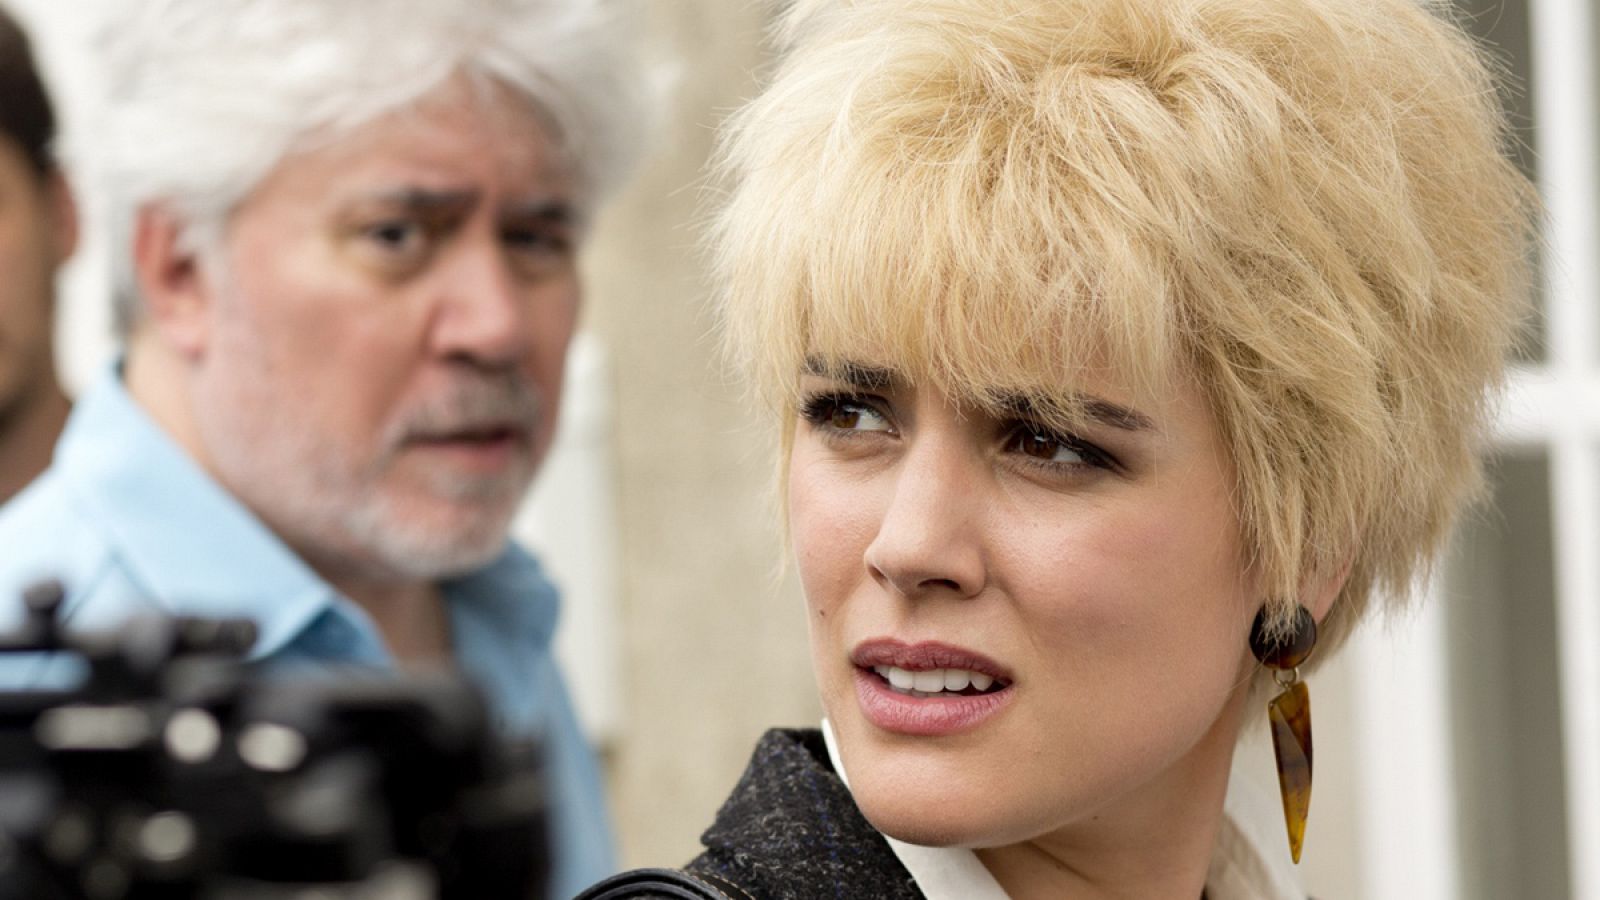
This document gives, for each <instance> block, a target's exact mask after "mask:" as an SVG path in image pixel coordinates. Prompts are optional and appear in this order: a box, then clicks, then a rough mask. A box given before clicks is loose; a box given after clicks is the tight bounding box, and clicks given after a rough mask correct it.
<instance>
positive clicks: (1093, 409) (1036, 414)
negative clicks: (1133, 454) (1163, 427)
mask: <svg viewBox="0 0 1600 900" xmlns="http://www.w3.org/2000/svg"><path fill="white" fill-rule="evenodd" d="M1074 403H1075V404H1076V405H1077V407H1078V408H1079V409H1081V410H1082V411H1083V414H1084V415H1085V416H1087V417H1088V418H1089V421H1091V422H1095V423H1097V424H1100V425H1106V426H1108V427H1111V428H1116V429H1118V430H1121V431H1154V430H1155V427H1156V423H1155V421H1154V420H1153V419H1151V418H1150V417H1149V416H1147V415H1145V414H1144V413H1142V412H1139V411H1138V410H1135V409H1130V408H1128V407H1126V406H1123V405H1121V404H1118V403H1112V402H1111V401H1110V400H1103V399H1101V398H1099V397H1089V396H1079V397H1076V398H1074ZM999 405H1000V408H1001V409H1004V410H1006V411H1007V412H1009V413H1010V414H1011V415H1013V416H1016V417H1017V418H1019V419H1038V418H1042V415H1041V413H1042V410H1040V408H1039V404H1037V403H1035V402H1034V401H1033V400H1031V399H1029V398H1027V397H1024V396H1021V395H1017V394H1007V395H1004V396H1002V397H1000V398H999Z"/></svg>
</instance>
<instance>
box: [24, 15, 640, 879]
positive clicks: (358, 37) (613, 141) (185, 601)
mask: <svg viewBox="0 0 1600 900" xmlns="http://www.w3.org/2000/svg"><path fill="white" fill-rule="evenodd" d="M601 2H602V0H452V2H449V3H440V2H438V0H359V2H346V3H328V2H326V0H151V2H147V3H141V4H119V5H116V6H119V7H120V8H119V9H117V10H116V11H115V12H113V13H111V15H113V16H114V17H115V21H113V22H110V23H108V24H107V27H106V31H105V34H106V38H105V45H104V47H103V48H102V53H101V55H100V58H101V59H103V60H104V63H105V65H106V66H107V67H108V70H107V72H106V83H107V85H108V90H109V94H110V96H109V102H108V103H107V107H106V112H105V114H104V116H103V117H101V119H100V120H99V121H98V122H97V131H96V133H95V135H94V143H93V146H92V147H85V148H84V151H83V152H82V153H81V154H80V157H81V162H82V163H83V164H84V166H85V168H86V170H87V171H88V173H89V175H90V177H91V183H92V184H93V185H94V186H95V188H96V189H98V190H99V191H101V192H102V195H101V196H102V197H103V198H104V199H105V200H106V202H107V210H108V213H109V219H110V225H111V230H112V242H113V248H114V251H113V252H114V258H113V272H114V276H115V278H116V286H115V287H116V291H117V318H118V322H119V327H120V329H121V331H122V334H123V337H124V353H123V355H122V357H121V358H120V359H119V360H118V363H117V364H116V365H115V366H114V367H113V368H112V369H111V370H110V371H108V372H106V373H105V375H104V377H103V378H102V379H101V380H100V381H99V382H98V383H97V384H96V385H95V386H94V387H93V388H92V389H91V390H90V391H89V392H88V393H87V394H86V395H85V396H83V397H82V398H81V399H80V402H79V404H78V406H77V409H76V410H75V412H74V413H73V416H72V419H71V421H70V422H69V424H68V427H67V430H66V433H65V434H64V436H63V438H62V440H61V442H60V444H59V446H58V448H57V452H56V456H55V462H54V463H53V465H52V467H51V468H50V469H49V470H48V471H47V472H46V474H45V475H44V476H43V477H42V478H41V479H40V480H39V481H38V482H36V483H35V484H34V486H33V487H32V488H30V489H29V490H28V491H26V492H24V493H23V494H22V495H20V496H19V497H18V499H17V500H16V501H15V502H13V503H12V504H11V505H10V506H8V507H7V508H6V510H5V511H4V514H3V515H0V545H3V546H4V547H5V548H6V549H5V552H4V554H3V555H0V591H5V592H8V593H9V594H10V595H11V596H13V597H15V596H16V595H17V594H18V593H19V592H20V591H21V589H22V588H23V587H24V586H25V585H26V584H28V583H29V582H30V581H31V580H33V579H35V578H37V577H40V576H52V577H56V578H60V579H61V580H62V581H63V582H64V583H65V585H66V588H67V591H68V601H67V610H68V615H69V616H70V622H71V623H72V624H73V625H74V626H76V627H81V628H86V629H92V628H98V627H106V626H111V625H114V624H115V623H116V622H118V621H120V620H122V619H125V618H126V617H127V616H128V615H130V614H131V613H133V612H135V611H137V610H140V609H150V608H155V609H160V610H164V611H167V612H172V613H181V614H192V615H208V616H216V615H228V616H249V617H252V618H255V619H256V620H257V621H258V623H259V625H260V638H259V641H258V643H257V645H256V647H255V649H254V651H253V656H254V657H255V658H257V659H260V660H263V661H265V662H266V663H268V664H273V665H284V666H298V665H313V666H314V665H317V664H319V663H323V662H328V661H335V662H341V663H343V662H349V661H356V662H365V663H370V664H374V665H379V666H388V665H394V664H396V663H397V662H398V663H404V662H413V661H421V662H450V663H454V664H456V665H459V666H460V667H461V668H462V669H464V670H465V671H466V672H467V673H468V674H469V675H471V676H473V677H474V678H475V679H476V680H477V681H478V682H479V683H480V684H481V685H482V686H483V687H484V688H485V689H486V692H487V693H488V695H489V698H490V701H491V706H492V707H493V708H494V710H495V711H496V713H497V714H498V716H499V717H500V718H501V719H502V721H504V722H505V723H507V724H508V725H509V726H510V727H513V728H523V729H530V730H531V729H538V730H540V731H541V732H542V733H543V734H544V735H545V739H546V752H547V768H548V769H549V770H550V772H551V775H552V778H551V784H552V790H553V791H554V796H553V798H552V801H551V803H552V807H553V811H554V816H553V820H552V823H551V824H552V831H553V835H554V851H555V858H554V859H553V861H552V862H553V870H554V871H553V876H552V882H551V884H550V894H551V896H570V895H571V894H572V893H574V892H575V891H576V890H577V888H578V887H579V886H581V885H583V884H585V883H587V882H589V881H592V880H593V879H594V878H595V877H596V876H597V875H599V874H603V873H604V872H606V871H608V870H609V869H610V867H611V855H610V849H609V838H608V834H607V828H606V825H605V816H604V810H603V803H602V799H601V796H600V791H599V785H598V779H597V775H596V767H595V764H594V760H593V758H592V756H591V755H590V753H589V751H588V749H587V748H586V747H585V746H584V744H583V741H582V739H581V737H580V735H579V734H578V732H577V728H576V725H575V723H574V718H573V715H572V712H571V709H570V707H569V701H568V698H567V696H566V693H565V689H564V687H563V686H562V683H561V680H560V677H559V675H558V673H557V671H556V669H555V666H554V664H553V662H552V660H551V658H550V652H549V639H550V632H551V629H552V628H553V625H554V618H555V607H556V598H555V594H554V591H553V590H552V588H551V587H550V585H549V584H548V582H547V581H546V580H545V579H544V578H543V576H542V575H541V574H540V570H539V567H538V565H537V564H536V563H535V562H534V560H533V559H531V558H530V557H529V556H528V555H527V554H526V553H524V552H522V551H521V550H519V549H517V548H516V547H515V546H512V545H509V544H508V542H507V538H506V531H507V527H508V523H509V521H510V519H511V516H512V513H513V511H514V509H515V508H516V506H517V504H518V502H519V500H520V498H521V496H522V494H523V493H524V490H525V488H526V487H527V485H528V483H529V481H530V479H531V478H532V477H533V475H534V472H535V470H536V469H537V467H538V465H539V462H540V460H541V459H542V458H543V456H544V454H545V451H546V449H547V447H548V446H549V443H550V439H551V433H552V429H553V427H554V423H555V419H556V412H557V401H558V398H559V397H560V393H561V381H562V366H563V361H564V358H565V355H566V350H567V344H568V339H569V338H570V336H571V334H572V331H573V327H574V322H575V317H576V315H577V310H578V301H579V284H578V277H577V271H576V267H575V260H574V251H575V246H576V243H577V241H578V239H579V237H580V235H581V233H582V230H583V227H584V222H585V220H586V217H587V215H588V214H589V213H590V211H591V210H592V209H593V208H594V205H595V203H596V199H597V197H598V196H599V194H600V193H601V191H602V189H603V188H604V187H605V186H606V185H607V184H608V183H610V182H611V181H612V180H614V178H615V177H616V175H617V174H618V172H619V170H620V168H621V165H622V157H623V156H624V155H625V154H624V153H623V152H622V151H623V149H624V147H625V144H626V141H625V134H626V131H627V125H628V120H629V117H630V116H631V115H632V110H631V109H630V107H629V101H630V100H631V98H632V97H633V96H634V92H633V90H632V87H633V85H632V83H631V82H630V80H629V79H627V78H626V77H625V75H624V73H626V72H628V71H629V69H628V67H627V66H626V65H624V63H625V62H626V60H621V59H618V58H617V50H616V48H617V46H618V42H617V41H616V40H615V34H614V31H613V30H612V29H611V28H610V27H609V23H608V21H607V17H606V15H605V14H604V13H605V11H604V10H603V9H602V8H601V6H600V3H601ZM14 602H15V601H12V603H13V604H14Z"/></svg>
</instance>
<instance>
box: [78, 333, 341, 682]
mask: <svg viewBox="0 0 1600 900" xmlns="http://www.w3.org/2000/svg"><path fill="white" fill-rule="evenodd" d="M121 368H122V366H121V363H120V361H119V362H117V363H115V364H113V365H111V366H109V367H108V368H107V369H106V371H104V372H103V373H102V374H101V375H100V377H99V379H98V380H97V381H96V382H95V384H94V385H93V387H92V388H91V389H90V390H89V391H88V392H87V393H85V395H84V396H83V397H82V398H80V400H79V401H78V403H77V405H76V407H75V408H74V410H73V413H72V416H71V418H70V419H69V421H68V423H67V427H66V430H65V432H64V433H63V435H62V438H61V441H60V443H59V444H58V445H57V449H56V458H55V460H54V465H53V467H54V468H56V469H58V470H60V471H61V473H62V475H63V478H64V480H65V481H66V483H67V487H68V490H69V492H70V493H71V495H72V497H73V499H74V502H77V503H79V504H81V505H82V506H83V507H84V508H85V509H84V511H85V513H86V514H87V516H89V517H91V518H93V519H94V520H95V521H97V522H99V523H100V524H101V525H102V526H103V527H104V528H105V529H106V530H107V532H109V533H110V535H111V536H112V539H113V541H114V542H115V543H116V545H117V546H118V548H119V549H120V551H121V553H122V554H123V555H124V561H125V562H126V564H127V566H128V569H129V571H130V572H131V574H132V576H133V578H134V580H135V582H136V583H137V584H138V585H139V586H140V587H141V588H143V589H144V590H146V591H148V593H149V597H148V599H149V600H150V601H151V602H153V603H156V604H158V605H160V606H161V607H162V608H163V609H164V610H165V611H166V612H168V613H171V614H173V615H192V616H211V617H233V616H242V617H248V618H252V619H255V620H256V621H257V623H258V625H259V626H260V628H261V633H260V636H259V638H258V641H257V644H256V647H255V649H254V651H253V652H252V654H251V656H252V657H259V656H264V655H268V654H270V653H272V652H273V651H275V650H277V649H278V648H280V647H282V646H283V645H284V644H285V643H287V642H288V641H289V640H290V639H292V638H293V636H294V635H295V634H296V633H297V632H299V631H300V629H301V628H303V627H304V626H305V624H306V623H307V622H309V621H311V620H312V619H313V618H315V617H316V616H317V615H318V614H319V613H321V612H322V611H323V610H325V609H326V608H327V607H328V606H329V605H330V604H332V603H333V602H334V600H335V599H336V597H337V595H336V593H335V592H334V590H333V588H332V587H331V586H329V585H328V584H327V583H326V582H324V581H323V580H322V579H321V578H319V577H318V576H317V575H316V573H315V572H313V571H312V570H311V568H310V567H309V566H307V565H306V564H305V563H304V562H303V561H301V560H300V558H299V557H298V556H296V555H295V554H294V553H293V552H292V551H291V550H289V548H288V547H287V546H285V545H284V543H283V542H282V541H281V540H279V539H278V537H277V536H276V535H275V534H273V533H272V532H271V530H269V529H268V528H267V527H266V526H265V525H263V524H262V523H261V521H260V520H259V519H257V518H256V517H255V516H254V515H253V514H252V513H251V512H250V511H249V510H248V509H247V508H246V507H245V506H244V505H243V504H242V503H240V502H239V500H238V499H237V498H235V497H234V496H233V495H232V494H230V493H228V492H227V491H226V490H224V489H223V487H222V486H221V485H219V484H218V483H217V482H216V481H215V480H213V479H212V478H211V477H210V476H209V475H208V474H207V473H206V472H205V471H204V470H203V469H202V468H201V467H200V466H199V464H198V463H196V462H195V461H194V459H193V458H192V457H190V456H189V454H188V453H187V452H185V451H184V450H183V448H181V447H179V446H178V444H177V443H176V442H175V441H174V440H173V439H172V438H171V436H170V435H168V434H167V433H166V431H164V430H163V429H162V428H161V426H159V425H158V424H156V422H155V421H154V420H152V419H151V418H150V416H149V414H148V413H146V412H145V410H144V409H143V408H141V407H140V406H139V404H138V403H137V402H136V401H135V400H134V399H133V397H132V396H130V395H129V394H128V392H127V390H126V388H125V387H124V386H123V384H122V379H121Z"/></svg>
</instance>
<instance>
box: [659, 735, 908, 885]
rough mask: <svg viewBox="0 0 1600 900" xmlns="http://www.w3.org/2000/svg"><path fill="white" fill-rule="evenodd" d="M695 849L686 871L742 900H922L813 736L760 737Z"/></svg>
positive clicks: (821, 740)
mask: <svg viewBox="0 0 1600 900" xmlns="http://www.w3.org/2000/svg"><path fill="white" fill-rule="evenodd" d="M701 842H702V843H703V844H704V845H705V852H704V853H702V854H701V855H700V856H699V857H697V858H695V859H694V860H693V861H692V862H690V863H689V865H688V866H687V867H686V868H687V871H689V872H690V873H692V874H694V875H696V876H698V877H700V878H702V879H708V880H712V881H713V882H714V883H717V884H720V885H732V886H737V887H738V888H740V889H741V891H742V892H743V893H744V894H745V895H746V896H749V897H756V898H762V900H768V898H771V900H803V898H809V897H820V896H827V897H832V896H836V893H835V886H836V885H841V884H848V885H851V886H852V889H853V890H859V891H861V893H854V894H852V895H851V896H862V897H866V896H870V897H876V898H884V900H917V898H921V897H922V893H921V892H920V891H919V890H918V889H917V887H916V884H915V883H914V882H913V881H912V880H911V875H910V873H909V872H907V871H906V870H905V867H904V866H903V865H901V863H900V861H899V859H898V858H897V857H896V856H895V855H894V851H893V850H891V849H890V848H889V845H888V843H887V842H886V841H885V840H884V838H883V835H882V834H880V833H879V832H878V831H877V830H876V829H874V828H873V827H872V825H871V824H870V823H869V822H867V820H866V818H865V817H864V816H862V814H861V811H860V809H858V808H857V807H856V804H855V800H854V798H852V797H851V796H850V789H849V788H848V787H846V786H845V784H844V781H843V780H842V779H841V778H840V777H839V776H838V774H837V773H836V772H834V770H833V767H832V765H831V764H830V763H829V762H828V751H827V747H826V744H825V743H824V742H823V738H822V734H821V732H819V731H816V730H815V729H774V730H772V731H768V732H767V733H766V734H765V735H764V736H763V737H762V738H761V741H760V742H759V743H758V744H757V745H756V749H755V752H754V753H753V754H752V756H751V759H750V764H749V767H748V768H746V770H745V773H744V775H743V776H742V777H741V778H740V779H739V783H738V785H736V786H735V787H734V790H733V793H732V795H731V796H729V798H728V800H727V802H726V803H724V804H723V806H722V809H721V811H719V812H718V813H717V817H716V821H715V822H714V823H713V824H712V825H711V827H710V828H708V829H707V830H706V832H705V834H704V835H702V836H701ZM735 896H737V895H735Z"/></svg>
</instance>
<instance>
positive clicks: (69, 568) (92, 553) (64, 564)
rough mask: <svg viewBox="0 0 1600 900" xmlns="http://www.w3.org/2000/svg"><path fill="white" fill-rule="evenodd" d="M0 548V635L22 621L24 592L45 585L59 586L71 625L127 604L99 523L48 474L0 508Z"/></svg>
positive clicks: (61, 482) (55, 476) (124, 586)
mask: <svg viewBox="0 0 1600 900" xmlns="http://www.w3.org/2000/svg"><path fill="white" fill-rule="evenodd" d="M0 547H4V548H5V551H4V552H3V553H0V630H4V629H9V628H11V627H14V626H15V625H16V624H17V623H19V622H20V621H21V615H22V594H23V592H24V591H26V590H27V589H28V588H29V587H31V586H33V585H35V584H38V583H39V582H42V581H46V580H55V581H59V582H61V584H62V586H63V587H64V588H65V589H66V593H67V610H68V611H69V613H70V614H71V615H72V616H73V617H74V619H75V620H80V621H93V620H97V619H99V618H101V616H100V615H99V614H98V613H99V612H100V611H101V610H103V609H107V608H108V607H122V606H128V605H130V603H131V601H130V600H129V599H128V598H130V597H131V591H130V590H129V589H128V587H129V584H128V580H127V578H126V574H125V573H122V572H120V571H119V569H118V566H117V563H116V554H115V551H114V548H113V546H112V543H111V541H110V536H109V535H108V533H107V532H106V530H105V526H104V523H97V522H96V521H94V518H93V517H92V516H90V515H88V514H86V512H85V511H84V509H83V508H82V507H81V506H80V504H79V503H77V502H76V500H75V498H74V497H73V496H72V493H71V491H70V490H69V489H68V485H67V482H66V480H65V479H63V478H61V477H60V476H59V475H58V474H57V473H55V472H54V471H53V470H47V471H46V472H45V473H44V474H43V475H41V476H40V477H39V478H38V479H37V480H36V481H34V482H33V483H32V484H30V485H28V487H26V488H24V489H23V490H22V491H21V492H20V493H18V494H17V495H16V496H15V497H13V498H12V499H11V500H10V501H9V502H7V503H6V504H5V505H4V506H0ZM112 611H114V610H112ZM127 611H129V612H131V611H132V610H131V609H129V610H127Z"/></svg>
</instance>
